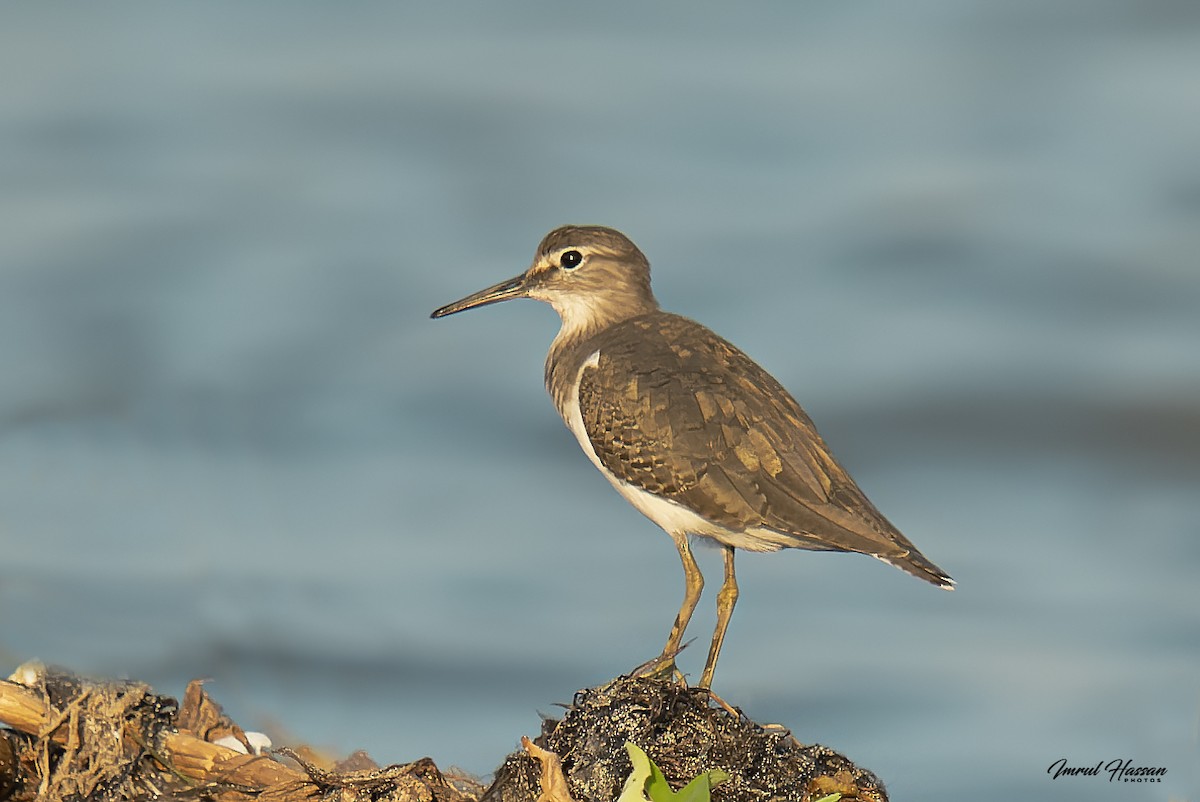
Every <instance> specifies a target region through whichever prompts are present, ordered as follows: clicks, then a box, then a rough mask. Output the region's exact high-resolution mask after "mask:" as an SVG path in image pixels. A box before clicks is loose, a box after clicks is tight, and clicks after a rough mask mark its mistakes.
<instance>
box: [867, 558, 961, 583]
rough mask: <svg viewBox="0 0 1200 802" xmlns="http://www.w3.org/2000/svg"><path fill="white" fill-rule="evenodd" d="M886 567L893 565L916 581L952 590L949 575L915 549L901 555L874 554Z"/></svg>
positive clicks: (951, 580)
mask: <svg viewBox="0 0 1200 802" xmlns="http://www.w3.org/2000/svg"><path fill="white" fill-rule="evenodd" d="M874 556H876V557H878V558H879V559H881V560H883V561H884V562H885V563H887V564H888V565H894V566H896V567H897V568H899V569H900V570H901V571H904V572H905V573H908V574H912V575H913V576H915V577H916V578H917V579H924V580H925V581H926V582H928V583H930V584H931V585H937V586H938V587H939V588H942V589H943V590H954V580H953V579H951V578H950V575H949V574H947V573H946V572H945V571H943V570H942V569H941V568H938V567H937V566H936V565H934V564H933V563H932V562H931V561H929V560H928V559H926V557H925V555H924V554H922V553H921V552H919V551H917V550H916V549H909V550H907V551H906V552H904V553H901V554H876V555H874Z"/></svg>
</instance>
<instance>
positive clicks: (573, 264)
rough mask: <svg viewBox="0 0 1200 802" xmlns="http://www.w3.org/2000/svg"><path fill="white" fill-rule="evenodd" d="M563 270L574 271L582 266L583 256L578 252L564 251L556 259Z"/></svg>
mask: <svg viewBox="0 0 1200 802" xmlns="http://www.w3.org/2000/svg"><path fill="white" fill-rule="evenodd" d="M558 263H559V265H561V266H562V269H563V270H574V269H575V268H577V267H579V266H580V265H581V264H583V254H582V253H580V252H579V251H566V252H565V253H563V255H562V256H560V257H559V259H558Z"/></svg>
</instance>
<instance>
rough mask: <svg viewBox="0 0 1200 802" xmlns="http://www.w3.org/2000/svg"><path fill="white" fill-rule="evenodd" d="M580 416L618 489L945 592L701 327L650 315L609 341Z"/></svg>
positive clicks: (751, 373)
mask: <svg viewBox="0 0 1200 802" xmlns="http://www.w3.org/2000/svg"><path fill="white" fill-rule="evenodd" d="M601 387H603V388H605V391H604V392H600V389H599V388H601ZM613 387H619V388H620V389H619V391H618V392H613V391H612V389H611V388H613ZM579 405H580V412H581V413H582V416H583V422H584V427H585V428H586V430H587V433H588V437H589V439H590V440H591V443H592V446H593V447H594V448H595V450H596V454H597V456H598V457H599V459H600V461H601V462H602V463H603V464H604V465H605V467H607V468H608V469H609V470H610V471H612V472H613V473H614V474H616V475H617V476H618V477H620V478H621V479H623V480H625V481H626V482H629V483H631V484H633V485H635V486H637V487H641V488H643V489H645V490H648V491H650V492H652V493H655V494H656V495H660V496H663V497H665V498H667V499H670V500H672V501H675V502H678V503H679V504H682V505H684V506H686V507H688V508H690V509H692V510H695V511H696V512H697V513H699V514H700V515H701V516H702V517H703V518H705V519H707V520H709V521H711V522H713V523H715V524H717V525H719V526H721V527H724V528H726V529H730V530H732V531H734V532H743V531H746V530H748V529H755V528H766V529H770V530H772V531H774V532H777V533H780V534H783V535H787V536H788V537H789V539H790V540H791V541H793V542H789V543H788V545H791V546H795V547H797V548H805V549H815V550H836V551H856V552H862V553H866V554H871V555H874V556H877V557H880V558H881V559H884V560H886V561H888V562H890V563H892V564H894V565H896V566H897V567H899V568H902V569H904V570H906V571H908V572H909V573H912V574H914V575H915V576H918V577H920V578H922V579H925V580H927V581H930V582H933V583H934V584H942V585H945V584H947V583H948V582H949V578H948V577H947V576H946V575H945V574H944V573H943V572H942V571H941V570H940V569H938V568H937V567H936V566H934V565H933V564H932V563H930V562H929V561H928V560H926V559H925V558H924V557H922V556H921V554H920V552H918V551H917V550H916V548H915V547H913V545H912V544H911V543H910V542H909V541H908V540H907V539H905V537H904V536H903V535H901V534H900V532H899V531H897V530H896V528H895V527H893V526H892V525H891V523H889V522H888V521H887V519H886V518H884V517H883V516H882V515H881V514H880V513H879V511H878V510H876V509H875V507H874V506H873V505H872V504H871V502H870V501H868V500H867V498H866V497H865V496H864V495H863V493H862V491H861V490H859V488H858V486H857V485H856V484H855V483H854V481H853V480H852V479H851V478H850V476H849V475H848V474H847V473H846V471H845V470H844V469H843V468H842V467H841V466H840V465H838V464H837V462H836V461H835V460H834V459H833V456H832V455H831V454H830V452H829V448H828V447H827V446H826V445H825V441H824V440H822V439H821V436H820V435H819V434H818V433H817V430H816V428H815V427H814V426H813V423H812V420H811V419H809V417H808V415H806V414H805V413H804V410H802V409H801V408H800V406H799V405H798V404H797V403H796V401H795V400H794V399H793V398H792V397H791V395H789V394H788V392H787V391H786V390H785V389H784V388H783V387H782V386H781V385H780V384H779V382H777V381H776V380H775V379H774V378H773V377H772V376H771V375H770V374H768V373H767V372H766V371H765V370H763V369H762V368H761V367H759V366H758V365H757V364H755V363H754V361H753V360H751V359H750V358H749V357H748V356H746V355H745V354H744V353H742V352H741V351H739V350H738V349H737V348H735V347H734V346H732V345H730V344H729V343H728V342H726V341H725V340H722V339H721V338H719V337H717V336H716V335H715V334H713V333H712V332H710V331H708V330H707V329H705V328H704V327H702V326H701V325H700V324H698V323H695V322H693V321H691V320H688V319H686V318H681V317H677V316H674V315H662V314H657V315H653V316H645V317H639V318H633V319H631V320H629V321H626V322H624V323H622V324H619V325H618V326H617V327H614V328H613V329H609V330H608V331H606V332H605V334H604V337H603V344H602V345H601V347H600V354H599V358H598V361H597V363H596V366H595V367H594V368H590V369H587V370H585V371H584V372H583V375H582V377H581V381H580V385H579Z"/></svg>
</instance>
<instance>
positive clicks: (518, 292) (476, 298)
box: [430, 273, 525, 318]
mask: <svg viewBox="0 0 1200 802" xmlns="http://www.w3.org/2000/svg"><path fill="white" fill-rule="evenodd" d="M524 296H525V274H524V273H522V274H521V275H519V276H516V277H514V278H510V279H509V280H508V281H501V282H500V283H499V284H496V285H494V286H491V287H488V288H487V289H486V290H480V291H479V292H476V293H472V294H471V295H468V296H467V297H466V298H463V299H461V300H458V301H455V302H454V303H452V304H446V305H445V306H443V307H442V308H441V309H435V310H434V312H433V314H432V315H430V317H432V318H439V317H445V316H446V315H453V314H455V313H456V312H464V311H466V310H468V309H474V308H475V307H477V306H487V305H488V304H497V303H500V302H501V301H507V300H509V299H510V298H523V297H524Z"/></svg>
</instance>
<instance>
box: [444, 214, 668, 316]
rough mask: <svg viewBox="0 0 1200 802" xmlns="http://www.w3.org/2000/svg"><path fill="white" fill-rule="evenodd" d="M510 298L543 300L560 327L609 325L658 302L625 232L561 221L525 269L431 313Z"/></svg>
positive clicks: (447, 312)
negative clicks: (557, 319) (552, 312)
mask: <svg viewBox="0 0 1200 802" xmlns="http://www.w3.org/2000/svg"><path fill="white" fill-rule="evenodd" d="M511 298H533V299H536V300H538V301H545V302H546V303H548V304H550V305H551V306H553V307H554V310H555V311H556V312H558V314H559V317H561V318H562V321H563V328H564V329H565V330H583V329H589V328H593V327H599V326H605V325H610V324H612V323H615V322H617V321H620V320H624V319H626V318H629V317H633V316H635V315H640V314H644V313H646V312H652V311H654V310H655V309H657V308H658V302H657V301H656V300H655V299H654V293H653V292H651V290H650V263H649V262H648V261H647V260H646V257H645V256H644V255H643V254H642V252H641V251H640V250H638V247H637V246H636V245H634V244H633V242H631V241H630V240H629V238H628V237H626V236H625V235H624V234H622V233H621V232H620V231H617V230H616V229H612V228H605V227H603V226H562V227H561V228H556V229H554V230H553V231H551V232H550V233H549V234H547V235H546V237H545V239H543V240H542V242H541V244H540V245H538V249H537V253H536V254H535V255H534V257H533V264H531V265H530V266H529V269H528V270H526V271H525V272H524V273H522V274H521V275H519V276H516V277H514V278H511V279H509V280H508V281H502V282H500V283H499V284H496V285H494V286H491V287H488V288H487V289H484V290H480V291H479V292H476V293H473V294H471V295H468V296H467V297H466V298H463V299H461V300H459V301H455V302H454V303H452V304H447V305H446V306H443V307H442V308H441V309H438V310H436V311H435V312H434V313H433V315H432V317H435V318H438V317H445V316H446V315H452V314H454V313H456V312H462V311H464V310H467V309H472V308H474V307H476V306H485V305H487V304H494V303H498V302H500V301H507V300H509V299H511Z"/></svg>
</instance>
